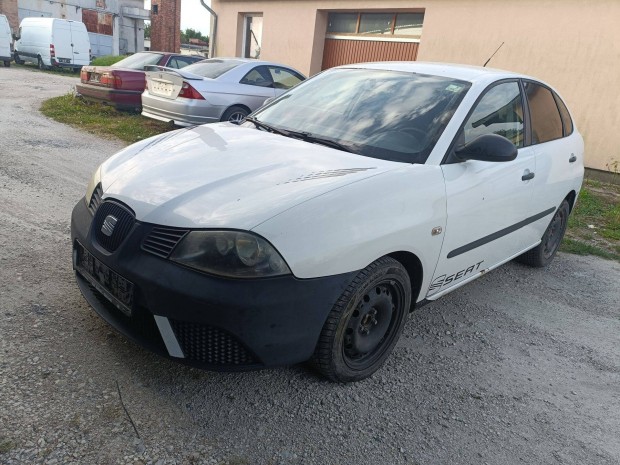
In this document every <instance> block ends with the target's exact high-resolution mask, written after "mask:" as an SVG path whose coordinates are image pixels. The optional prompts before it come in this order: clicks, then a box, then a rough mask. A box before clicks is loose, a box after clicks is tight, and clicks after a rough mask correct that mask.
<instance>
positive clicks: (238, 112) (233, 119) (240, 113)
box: [220, 106, 250, 124]
mask: <svg viewBox="0 0 620 465" xmlns="http://www.w3.org/2000/svg"><path fill="white" fill-rule="evenodd" d="M249 114H250V113H249V112H248V111H247V110H246V109H245V108H243V107H238V106H234V107H230V108H229V109H228V110H226V111H225V112H224V114H223V115H222V119H221V120H220V121H228V122H229V123H233V124H241V123H242V122H243V120H244V119H245V117H246V116H248V115H249Z"/></svg>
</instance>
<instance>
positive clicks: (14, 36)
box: [13, 34, 21, 40]
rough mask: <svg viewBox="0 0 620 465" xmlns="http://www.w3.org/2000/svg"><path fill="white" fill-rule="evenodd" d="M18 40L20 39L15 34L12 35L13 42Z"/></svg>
mask: <svg viewBox="0 0 620 465" xmlns="http://www.w3.org/2000/svg"><path fill="white" fill-rule="evenodd" d="M19 39H21V37H20V36H18V35H17V34H13V40H19Z"/></svg>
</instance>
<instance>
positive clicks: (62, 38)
mask: <svg viewBox="0 0 620 465" xmlns="http://www.w3.org/2000/svg"><path fill="white" fill-rule="evenodd" d="M52 33H53V39H54V40H53V41H52V44H53V45H54V53H55V55H56V60H57V61H58V62H59V63H66V64H68V63H73V47H72V46H73V40H72V38H71V26H70V23H69V21H63V20H54V22H53V26H52ZM47 48H48V52H47V54H48V55H49V44H48V46H47ZM41 56H42V57H43V56H44V55H43V54H42V55H41ZM45 64H46V65H47V63H45ZM50 65H51V63H50Z"/></svg>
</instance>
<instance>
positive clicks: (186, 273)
mask: <svg viewBox="0 0 620 465" xmlns="http://www.w3.org/2000/svg"><path fill="white" fill-rule="evenodd" d="M92 220H93V216H92V215H91V213H90V211H89V210H88V208H87V207H86V205H85V202H84V200H83V199H82V200H80V201H79V202H78V204H77V205H76V206H75V208H74V209H73V214H72V217H71V236H72V243H73V244H74V247H75V246H76V243H77V242H79V243H80V244H81V245H82V246H83V247H84V248H85V249H86V250H88V251H89V252H90V253H91V254H92V255H93V256H94V257H95V258H96V259H98V260H99V261H101V262H102V263H103V264H104V265H106V266H107V267H109V268H110V269H112V270H113V271H115V272H116V273H118V274H120V275H121V276H122V277H124V278H126V279H128V280H130V281H131V282H132V283H133V284H134V294H133V295H134V297H133V303H132V310H133V312H132V316H131V317H127V316H126V315H125V314H124V313H123V312H121V311H120V310H118V309H117V308H116V307H115V306H114V305H113V304H111V303H110V302H109V301H108V300H107V299H106V298H105V297H104V295H103V294H102V293H101V292H99V291H97V290H96V288H95V287H94V286H93V285H92V284H90V283H89V282H88V281H87V280H86V279H85V277H84V276H83V275H82V274H81V273H80V271H78V270H76V277H77V282H78V285H79V287H80V290H81V291H82V294H83V295H84V297H85V298H86V300H87V301H88V302H89V304H90V305H91V306H92V307H93V308H94V309H95V311H96V312H97V313H98V314H99V315H100V316H101V317H102V318H103V319H104V320H106V321H107V322H108V323H110V324H111V325H112V326H113V327H115V328H116V329H117V330H119V331H120V332H121V333H123V334H124V335H126V336H127V337H129V338H130V339H132V340H134V341H135V342H137V343H138V344H140V345H142V346H144V347H146V348H147V349H149V350H151V351H154V352H156V353H159V354H160V355H164V356H168V357H172V358H175V359H177V360H179V361H182V362H184V363H188V364H191V365H196V366H200V367H203V368H208V369H214V370H225V371H228V370H247V369H254V368H261V367H268V366H278V365H290V364H294V363H299V362H302V361H305V360H308V359H309V358H310V357H311V356H312V353H313V351H314V348H315V346H316V343H317V340H318V337H319V334H320V332H321V329H322V327H323V324H324V323H325V320H326V318H327V315H328V313H329V312H330V310H331V308H332V306H333V305H334V303H335V302H336V300H337V299H338V297H339V296H340V295H341V294H342V292H343V291H344V289H345V288H346V287H347V286H348V285H349V283H350V282H351V281H352V280H353V278H354V276H355V273H347V274H343V275H337V276H329V277H325V278H316V279H304V280H302V279H297V278H295V277H293V276H282V277H277V278H266V279H252V280H240V279H238V280H236V279H225V278H219V277H215V276H210V275H206V274H204V273H199V272H196V271H193V270H190V269H188V268H185V267H183V266H180V265H177V264H175V263H173V262H171V261H169V260H167V259H163V258H160V257H157V256H155V255H152V254H151V253H149V252H146V251H144V250H142V248H141V245H142V242H143V240H144V238H145V237H146V236H147V235H148V234H149V233H150V231H151V229H152V228H153V227H154V225H150V224H146V223H139V222H136V223H135V224H134V226H133V228H132V230H131V232H130V233H129V235H128V236H127V237H126V239H125V240H124V241H123V243H122V244H121V245H120V246H119V247H118V249H117V250H116V251H115V252H113V253H109V252H107V251H106V250H105V249H103V248H102V247H101V246H100V245H99V244H98V243H97V240H96V238H95V234H94V232H93V231H91V229H95V228H91V223H92ZM75 265H76V262H75V260H74V268H75Z"/></svg>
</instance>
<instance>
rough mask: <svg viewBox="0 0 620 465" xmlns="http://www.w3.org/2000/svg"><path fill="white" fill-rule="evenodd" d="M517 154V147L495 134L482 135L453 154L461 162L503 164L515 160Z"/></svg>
mask: <svg viewBox="0 0 620 465" xmlns="http://www.w3.org/2000/svg"><path fill="white" fill-rule="evenodd" d="M517 152H518V150H517V147H516V146H515V145H514V144H513V143H512V142H510V141H509V140H508V139H506V138H505V137H503V136H499V135H497V134H484V135H482V136H478V137H477V138H476V139H474V140H472V141H471V142H469V143H467V144H465V145H463V146H462V147H459V148H458V149H457V150H456V151H455V153H454V154H455V155H456V158H457V159H459V160H461V161H466V160H480V161H492V162H505V161H512V160H514V159H515V158H517Z"/></svg>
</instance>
